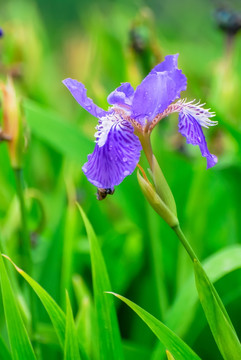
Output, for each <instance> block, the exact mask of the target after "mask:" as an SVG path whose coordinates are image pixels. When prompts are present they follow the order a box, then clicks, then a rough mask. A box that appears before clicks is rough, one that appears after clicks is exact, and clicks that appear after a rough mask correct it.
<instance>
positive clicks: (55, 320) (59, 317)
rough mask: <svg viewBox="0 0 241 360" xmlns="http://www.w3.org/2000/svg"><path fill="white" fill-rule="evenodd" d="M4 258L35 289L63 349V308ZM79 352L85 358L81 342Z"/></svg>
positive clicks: (64, 325) (64, 323)
mask: <svg viewBox="0 0 241 360" xmlns="http://www.w3.org/2000/svg"><path fill="white" fill-rule="evenodd" d="M3 256H4V257H5V258H6V259H8V260H9V261H10V262H11V263H12V265H13V266H14V267H15V269H16V270H17V271H18V273H19V274H20V275H21V276H22V277H23V278H24V279H25V280H26V281H27V282H28V283H29V285H30V286H31V287H32V289H33V290H34V291H35V293H36V294H37V296H38V297H39V299H40V300H41V302H42V304H43V306H44V307H45V310H46V311H47V313H48V315H49V317H50V320H51V322H52V324H53V327H54V329H55V331H56V334H57V336H58V339H59V343H60V345H61V347H62V348H63V349H64V346H65V327H66V316H65V313H64V312H63V310H62V309H61V308H60V307H59V305H58V304H57V303H56V302H55V301H54V299H53V298H52V297H51V296H50V295H49V294H48V293H47V291H46V290H44V289H43V288H42V286H40V285H39V284H38V283H37V282H36V281H35V280H33V279H32V278H31V277H30V276H29V275H28V274H26V273H25V272H24V271H23V270H22V269H20V268H19V267H18V266H17V265H16V264H14V262H13V261H12V260H11V259H10V258H9V257H8V256H6V255H3ZM79 348H80V352H81V354H82V357H83V358H84V359H87V355H86V353H85V351H84V349H83V348H82V346H81V344H79Z"/></svg>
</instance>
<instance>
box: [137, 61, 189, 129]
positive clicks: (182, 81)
mask: <svg viewBox="0 0 241 360" xmlns="http://www.w3.org/2000/svg"><path fill="white" fill-rule="evenodd" d="M177 58H178V55H169V56H166V58H165V60H164V61H163V62H162V63H161V64H159V65H157V66H156V67H155V68H154V69H153V70H152V71H151V72H150V74H149V75H147V77H146V78H145V79H144V80H143V81H142V82H141V84H140V85H139V86H137V88H136V91H135V94H134V98H133V103H132V117H133V118H134V119H135V120H137V121H138V122H139V123H140V124H141V125H142V126H144V125H145V123H147V122H151V121H152V120H153V119H154V117H155V116H156V115H158V114H160V113H162V112H163V111H164V110H166V108H167V107H168V106H169V105H170V104H171V103H172V102H173V101H174V100H176V99H178V98H179V97H180V93H181V91H183V90H186V86H187V80H186V76H185V75H184V74H183V73H182V71H181V70H179V69H178V68H177Z"/></svg>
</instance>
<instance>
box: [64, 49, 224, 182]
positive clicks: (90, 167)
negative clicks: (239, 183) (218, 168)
mask: <svg viewBox="0 0 241 360" xmlns="http://www.w3.org/2000/svg"><path fill="white" fill-rule="evenodd" d="M177 58H178V54H176V55H168V56H166V57H165V60H164V61H163V62H162V63H160V64H159V65H157V66H156V67H154V69H153V70H151V72H150V73H149V74H148V75H147V76H146V77H145V78H144V80H143V81H142V82H141V84H140V85H139V86H137V88H136V90H134V89H133V87H132V86H131V85H130V83H123V84H122V85H121V86H119V87H118V88H117V89H116V90H114V91H113V92H112V93H111V94H110V95H109V96H108V98H107V100H108V103H109V104H110V105H112V106H111V107H110V108H109V110H108V111H105V110H102V109H101V108H99V107H98V106H97V105H95V104H94V103H93V101H92V100H91V99H90V98H88V97H87V95H86V89H85V87H84V85H83V84H82V83H79V82H78V81H77V80H73V79H65V80H64V81H63V83H64V85H65V86H66V87H67V88H68V89H69V91H70V92H71V94H72V95H73V97H74V98H75V100H76V101H77V102H78V103H79V104H80V105H81V106H82V107H83V108H84V109H85V110H87V111H88V112H89V113H90V114H92V115H93V116H95V117H97V118H98V119H99V123H98V125H97V127H96V129H97V132H96V134H95V137H96V146H95V149H94V152H93V153H92V154H90V155H88V161H87V163H85V164H84V166H83V171H84V173H85V175H86V176H87V178H88V180H89V181H90V182H91V183H92V184H93V185H95V186H96V187H98V188H103V189H113V188H114V186H116V185H119V184H120V183H121V182H122V181H123V179H124V178H125V177H126V176H128V175H130V174H131V173H132V172H133V171H134V169H135V167H136V165H137V163H138V161H139V158H140V152H141V149H142V145H141V141H140V139H142V137H143V136H149V135H150V133H151V131H152V129H153V128H154V126H155V125H156V124H157V123H158V122H159V121H160V120H161V119H162V118H164V117H165V116H167V115H168V114H170V113H172V112H179V131H180V133H181V134H182V135H183V136H185V137H186V139H187V143H190V144H192V145H198V146H199V148H200V150H201V154H202V156H204V157H206V158H207V168H210V167H212V166H214V165H215V164H216V163H217V157H216V156H215V155H212V154H210V152H209V151H208V148H207V144H206V140H205V137H204V134H203V131H202V127H209V126H213V125H216V124H217V122H215V121H211V120H210V117H212V116H214V113H211V112H209V110H206V109H204V108H203V107H202V106H203V105H199V103H197V104H194V102H185V101H183V100H181V101H177V102H176V103H173V101H175V100H176V99H178V98H180V93H181V91H184V90H186V86H187V80H186V77H185V75H184V74H183V73H182V71H181V70H179V69H178V67H177ZM139 138H140V139H139Z"/></svg>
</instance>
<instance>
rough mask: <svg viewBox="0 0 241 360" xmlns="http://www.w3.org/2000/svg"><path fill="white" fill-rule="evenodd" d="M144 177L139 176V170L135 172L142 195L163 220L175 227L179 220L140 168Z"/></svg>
mask: <svg viewBox="0 0 241 360" xmlns="http://www.w3.org/2000/svg"><path fill="white" fill-rule="evenodd" d="M142 172H143V175H144V177H142V176H141V174H140V172H139V171H138V172H137V179H138V182H139V185H140V188H141V190H142V193H143V195H144V196H145V198H146V199H147V201H148V202H149V204H150V205H151V206H152V208H153V209H154V210H155V211H156V212H157V213H158V215H160V216H161V217H162V218H163V220H165V221H166V223H167V224H168V225H169V226H170V227H171V228H174V227H176V226H177V225H178V224H179V222H178V219H177V217H176V215H175V214H174V213H173V212H172V211H171V210H170V209H169V208H168V207H167V205H166V204H165V203H164V201H163V200H162V199H161V198H160V196H159V195H158V194H157V192H156V190H155V188H154V187H153V185H152V184H151V183H150V182H149V180H148V179H147V177H146V175H145V173H144V170H142Z"/></svg>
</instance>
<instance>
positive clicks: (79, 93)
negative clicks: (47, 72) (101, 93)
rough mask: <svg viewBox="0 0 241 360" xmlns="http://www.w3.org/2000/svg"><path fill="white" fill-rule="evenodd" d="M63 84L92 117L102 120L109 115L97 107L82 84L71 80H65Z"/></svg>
mask: <svg viewBox="0 0 241 360" xmlns="http://www.w3.org/2000/svg"><path fill="white" fill-rule="evenodd" d="M63 84H64V85H65V86H66V87H67V89H68V90H69V91H70V93H71V95H72V96H73V97H74V98H75V100H76V101H77V102H78V103H79V104H80V105H81V106H82V107H83V108H84V109H85V110H87V111H88V112H89V113H90V114H91V115H93V116H95V117H98V118H100V117H102V116H105V115H106V114H108V112H107V111H105V110H103V109H101V108H100V107H99V106H97V105H95V104H94V102H93V100H92V99H90V98H88V97H87V95H86V88H85V87H84V85H83V84H82V83H81V82H78V81H77V80H74V79H70V78H69V79H65V80H63Z"/></svg>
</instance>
